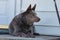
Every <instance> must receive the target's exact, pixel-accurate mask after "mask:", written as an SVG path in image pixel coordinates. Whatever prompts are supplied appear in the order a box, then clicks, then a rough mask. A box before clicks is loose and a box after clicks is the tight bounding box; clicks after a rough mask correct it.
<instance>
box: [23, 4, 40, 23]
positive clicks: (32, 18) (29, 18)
mask: <svg viewBox="0 0 60 40" xmlns="http://www.w3.org/2000/svg"><path fill="white" fill-rule="evenodd" d="M35 8H36V4H35V5H34V7H33V8H31V4H30V5H29V7H28V8H27V10H26V11H25V12H24V13H23V15H24V18H25V20H26V22H27V24H32V23H34V22H39V21H40V18H39V17H38V16H37V15H36V12H35Z"/></svg>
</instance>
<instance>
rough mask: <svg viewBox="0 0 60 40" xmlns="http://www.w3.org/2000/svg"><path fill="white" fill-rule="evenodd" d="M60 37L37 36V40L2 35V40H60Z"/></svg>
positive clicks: (0, 37)
mask: <svg viewBox="0 0 60 40" xmlns="http://www.w3.org/2000/svg"><path fill="white" fill-rule="evenodd" d="M59 38H60V37H51V36H36V38H23V37H15V36H11V35H6V34H5V35H0V40H10V39H11V40H18V39H19V40H20V39H21V40H60V39H59Z"/></svg>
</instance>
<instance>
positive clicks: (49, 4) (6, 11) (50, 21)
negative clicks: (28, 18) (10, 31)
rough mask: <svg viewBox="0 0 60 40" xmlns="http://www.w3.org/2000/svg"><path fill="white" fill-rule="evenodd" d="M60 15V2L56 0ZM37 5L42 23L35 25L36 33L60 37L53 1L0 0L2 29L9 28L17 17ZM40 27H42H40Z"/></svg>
mask: <svg viewBox="0 0 60 40" xmlns="http://www.w3.org/2000/svg"><path fill="white" fill-rule="evenodd" d="M56 3H57V8H58V11H59V15H60V0H56ZM30 4H31V5H32V7H33V5H34V4H36V5H37V6H36V13H37V16H39V17H40V18H41V21H40V22H38V23H35V24H34V25H36V26H37V27H36V26H35V27H36V32H39V33H41V34H48V35H49V34H51V35H60V24H59V21H58V18H57V14H56V10H55V4H54V1H53V0H0V28H8V25H9V23H10V22H11V20H12V19H13V17H14V16H15V15H18V14H19V13H21V12H23V11H25V10H26V9H27V7H28V6H29V5H30ZM39 25H40V26H39Z"/></svg>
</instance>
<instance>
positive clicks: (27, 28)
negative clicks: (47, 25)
mask: <svg viewBox="0 0 60 40" xmlns="http://www.w3.org/2000/svg"><path fill="white" fill-rule="evenodd" d="M35 8H36V4H35V5H34V7H33V8H31V4H30V5H29V7H28V8H27V10H26V11H25V12H23V13H20V14H18V15H16V16H15V17H14V18H13V20H12V21H11V23H10V24H9V34H11V35H14V36H19V37H27V38H35V35H34V34H39V33H35V27H34V25H33V24H34V22H39V21H40V18H39V17H37V15H36V12H35Z"/></svg>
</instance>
